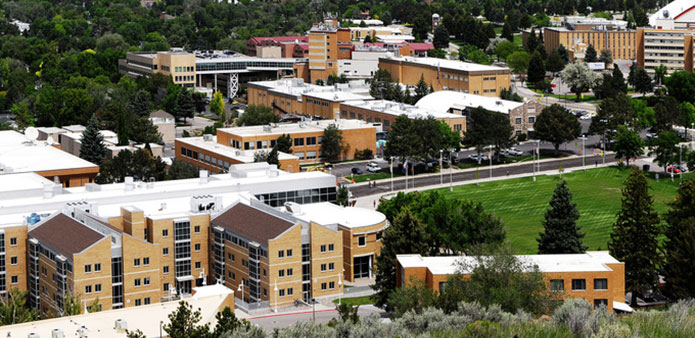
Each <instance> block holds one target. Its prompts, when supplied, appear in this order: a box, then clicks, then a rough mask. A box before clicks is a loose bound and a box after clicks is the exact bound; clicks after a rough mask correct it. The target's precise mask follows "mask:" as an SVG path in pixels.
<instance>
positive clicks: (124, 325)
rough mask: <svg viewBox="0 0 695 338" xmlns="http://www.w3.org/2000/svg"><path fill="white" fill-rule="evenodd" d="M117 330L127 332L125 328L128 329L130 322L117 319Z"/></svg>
mask: <svg viewBox="0 0 695 338" xmlns="http://www.w3.org/2000/svg"><path fill="white" fill-rule="evenodd" d="M115 327H116V331H118V332H125V330H127V329H128V322H126V321H125V320H123V319H116V324H115Z"/></svg>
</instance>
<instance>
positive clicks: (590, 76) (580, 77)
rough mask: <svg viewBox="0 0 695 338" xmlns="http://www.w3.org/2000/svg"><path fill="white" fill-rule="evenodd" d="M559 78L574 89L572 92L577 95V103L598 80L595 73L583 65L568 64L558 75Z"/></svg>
mask: <svg viewBox="0 0 695 338" xmlns="http://www.w3.org/2000/svg"><path fill="white" fill-rule="evenodd" d="M560 77H561V78H562V82H564V83H566V84H567V85H568V86H570V87H572V88H574V92H575V93H576V94H577V101H579V99H580V98H581V96H582V93H583V92H584V91H585V90H587V89H589V88H591V87H592V86H593V84H594V82H596V80H597V79H598V76H597V75H596V73H594V72H593V71H592V70H591V69H589V67H587V65H586V64H585V63H570V64H568V65H567V66H565V69H563V70H562V73H560Z"/></svg>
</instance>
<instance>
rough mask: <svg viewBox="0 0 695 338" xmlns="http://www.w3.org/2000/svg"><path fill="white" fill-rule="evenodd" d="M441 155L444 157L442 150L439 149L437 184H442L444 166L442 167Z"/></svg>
mask: <svg viewBox="0 0 695 338" xmlns="http://www.w3.org/2000/svg"><path fill="white" fill-rule="evenodd" d="M442 155H444V149H439V184H444V176H442V175H444V172H443V170H444V166H443V165H442Z"/></svg>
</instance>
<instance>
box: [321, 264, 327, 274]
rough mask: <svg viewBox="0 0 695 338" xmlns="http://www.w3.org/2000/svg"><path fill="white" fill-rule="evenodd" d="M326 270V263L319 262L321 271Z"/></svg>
mask: <svg viewBox="0 0 695 338" xmlns="http://www.w3.org/2000/svg"><path fill="white" fill-rule="evenodd" d="M323 271H326V264H321V272H323Z"/></svg>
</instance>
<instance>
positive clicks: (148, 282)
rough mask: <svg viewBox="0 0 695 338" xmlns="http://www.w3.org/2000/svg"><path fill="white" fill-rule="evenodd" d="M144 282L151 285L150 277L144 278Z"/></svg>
mask: <svg viewBox="0 0 695 338" xmlns="http://www.w3.org/2000/svg"><path fill="white" fill-rule="evenodd" d="M143 284H145V285H150V277H145V278H143Z"/></svg>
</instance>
